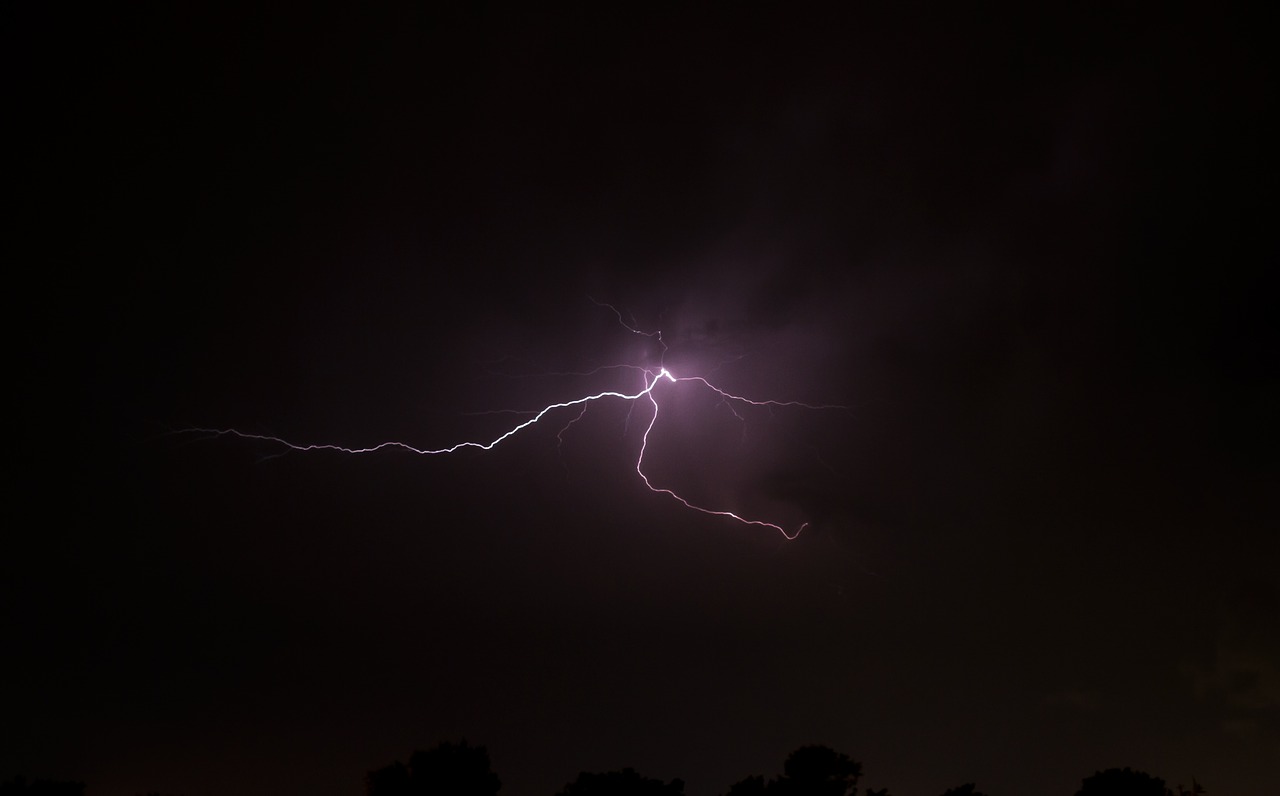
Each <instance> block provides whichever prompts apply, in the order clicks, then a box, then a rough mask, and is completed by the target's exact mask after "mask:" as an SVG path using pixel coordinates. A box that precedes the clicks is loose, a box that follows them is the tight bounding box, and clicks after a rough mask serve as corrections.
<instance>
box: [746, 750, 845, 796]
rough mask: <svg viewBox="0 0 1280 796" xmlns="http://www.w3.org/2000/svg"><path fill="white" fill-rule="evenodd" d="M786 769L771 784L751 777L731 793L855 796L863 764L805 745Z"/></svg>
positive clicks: (771, 795) (795, 753)
mask: <svg viewBox="0 0 1280 796" xmlns="http://www.w3.org/2000/svg"><path fill="white" fill-rule="evenodd" d="M782 771H783V774H782V776H781V777H778V778H777V779H774V780H771V781H770V782H769V783H768V784H765V782H764V778H763V777H760V776H754V777H747V778H746V779H744V780H742V781H740V782H737V783H735V784H734V785H733V787H731V788H730V789H729V796H756V795H757V794H768V795H769V796H854V794H856V793H857V792H858V778H859V777H861V776H862V764H861V763H859V762H858V761H856V760H853V759H851V758H850V757H849V756H848V755H845V754H841V753H839V752H837V751H835V750H834V749H831V748H829V747H826V746H802V747H800V748H799V749H797V750H795V751H794V752H792V753H791V754H790V755H788V756H787V760H786V762H785V763H784V764H783V766H782Z"/></svg>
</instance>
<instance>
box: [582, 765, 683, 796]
mask: <svg viewBox="0 0 1280 796" xmlns="http://www.w3.org/2000/svg"><path fill="white" fill-rule="evenodd" d="M683 794H684V781H683V780H679V779H673V780H671V781H670V782H667V783H664V782H663V781H662V780H660V779H650V778H649V777H645V776H642V775H641V774H639V773H637V772H636V770H635V769H633V768H624V769H622V770H621V771H609V772H607V773H604V774H594V773H591V772H589V771H583V772H582V773H580V774H578V778H577V779H575V780H574V781H573V782H570V783H569V784H568V785H565V786H564V790H562V791H560V793H559V794H558V796H683Z"/></svg>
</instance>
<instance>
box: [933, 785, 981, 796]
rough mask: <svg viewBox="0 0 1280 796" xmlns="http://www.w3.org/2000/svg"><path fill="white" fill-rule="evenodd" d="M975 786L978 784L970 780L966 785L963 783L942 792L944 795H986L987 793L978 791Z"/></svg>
mask: <svg viewBox="0 0 1280 796" xmlns="http://www.w3.org/2000/svg"><path fill="white" fill-rule="evenodd" d="M975 788H976V786H975V785H974V784H973V783H972V782H969V783H966V784H964V785H961V786H960V787H958V788H952V789H951V790H949V791H947V792H946V793H944V794H942V796H986V794H985V793H982V792H981V791H978V790H976V789H975Z"/></svg>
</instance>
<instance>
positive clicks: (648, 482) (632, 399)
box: [183, 300, 844, 539]
mask: <svg viewBox="0 0 1280 796" xmlns="http://www.w3.org/2000/svg"><path fill="white" fill-rule="evenodd" d="M593 301H594V300H593ZM595 303H596V304H597V305H599V306H602V307H607V308H608V309H610V310H612V311H613V312H614V314H615V315H617V316H618V322H619V323H620V324H621V325H622V326H623V327H624V328H625V329H627V331H630V332H632V333H634V334H639V335H644V336H646V337H651V338H653V339H654V340H655V341H657V343H658V344H659V345H660V346H661V349H662V353H663V354H664V355H665V353H666V351H667V346H666V344H665V343H663V341H662V333H661V332H660V331H654V332H644V331H640V330H638V329H636V328H634V326H632V325H629V324H627V322H626V321H625V320H623V318H622V315H621V313H619V312H618V310H617V309H615V308H614V307H613V306H611V305H609V304H603V303H601V302H595ZM607 369H609V370H612V369H625V370H631V371H635V372H637V373H639V374H640V375H641V377H642V384H643V386H642V387H641V388H640V389H638V390H636V391H635V392H624V391H616V390H604V391H601V392H595V393H590V394H588V395H582V396H579V397H577V398H572V399H570V400H567V401H562V402H559V403H552V404H548V405H546V406H543V407H542V408H540V409H537V410H533V411H530V412H523V413H522V414H525V415H527V416H528V417H527V419H525V420H523V421H521V422H519V423H516V424H514V425H512V426H510V427H508V428H507V429H506V430H505V431H503V432H502V433H501V434H499V435H497V436H496V437H494V438H492V439H488V440H468V441H463V442H457V443H454V444H453V445H450V446H448V447H444V448H418V447H415V446H413V445H410V444H408V443H406V442H398V441H394V440H392V441H387V442H381V443H379V444H377V445H372V446H369V447H364V448H349V447H345V446H342V445H337V444H332V443H318V444H317V443H311V444H299V443H295V442H290V441H288V440H285V439H282V438H280V437H275V436H269V435H264V434H249V433H246V432H243V431H238V430H236V429H233V428H227V429H216V428H188V429H183V431H184V432H187V433H200V434H208V435H212V436H232V437H238V438H240V439H245V440H254V441H258V442H266V443H270V444H272V445H276V446H280V447H283V448H285V449H287V450H293V451H299V452H318V451H330V452H335V453H346V454H362V453H377V452H379V451H383V450H388V449H400V450H405V451H408V452H410V453H416V454H418V455H422V456H428V455H430V456H435V455H443V454H449V453H456V452H457V451H460V450H462V449H464V448H479V449H481V450H485V451H488V450H492V449H493V448H494V447H496V446H498V445H499V444H501V443H503V442H505V441H506V440H508V439H510V438H511V437H513V436H515V435H516V434H519V433H520V432H521V431H523V430H524V429H526V428H528V427H530V426H533V425H535V424H538V423H540V422H542V421H543V420H545V419H547V418H548V417H550V416H552V415H553V414H556V412H557V410H560V409H567V408H570V407H577V408H578V411H577V412H575V413H573V415H572V416H571V417H570V418H569V420H568V421H567V422H565V423H564V425H563V426H562V427H561V429H560V431H559V433H558V434H557V436H558V438H559V439H561V441H563V434H564V432H565V430H567V429H568V428H569V426H571V425H573V424H574V423H576V422H577V421H578V420H579V419H581V417H582V415H583V414H584V413H585V412H586V411H587V409H588V408H589V407H590V405H591V404H593V403H596V402H599V401H610V400H617V401H624V402H629V403H631V404H632V407H631V408H632V410H634V409H635V406H636V405H637V404H639V405H647V406H648V408H649V410H650V411H649V418H648V423H647V424H646V425H645V428H644V434H643V435H642V436H641V440H640V449H639V451H638V453H637V454H636V460H635V471H636V474H637V475H639V477H640V480H641V481H642V482H643V483H644V485H645V486H646V487H647V488H648V489H649V491H651V492H653V493H655V494H662V495H667V496H668V497H670V498H672V499H674V500H676V501H678V502H679V503H681V504H682V505H684V506H685V507H686V508H688V509H690V510H692V511H696V512H700V513H702V514H708V515H711V516H715V517H723V518H726V519H730V520H734V521H736V522H739V523H742V524H744V525H755V526H760V527H763V528H771V529H773V530H775V531H777V532H778V533H781V534H782V535H783V536H785V537H786V538H787V539H794V538H796V537H797V536H798V535H799V534H800V532H801V531H803V530H804V529H805V527H807V526H808V523H807V522H806V523H803V524H801V525H800V526H799V527H796V528H794V529H793V530H788V529H787V528H784V527H783V526H781V525H778V524H776V523H773V522H769V521H767V520H763V519H756V518H749V517H745V516H743V515H741V514H738V513H736V512H734V511H732V510H729V509H727V508H712V507H707V506H703V505H699V504H697V503H694V502H692V501H690V500H688V499H686V498H685V497H683V496H682V495H681V494H680V493H678V492H676V491H675V490H674V489H673V488H670V487H667V486H662V485H657V484H655V483H654V482H653V480H652V479H651V477H650V475H649V474H648V473H646V471H645V456H646V454H647V453H648V451H649V444H650V436H651V434H652V432H653V430H654V427H655V426H656V425H657V424H658V422H659V418H660V417H661V416H662V403H661V401H660V400H659V395H660V391H659V390H658V389H657V388H658V385H659V383H660V382H669V383H670V384H683V383H688V384H692V385H694V386H696V387H699V388H701V389H706V390H710V391H711V392H713V393H714V394H716V395H718V396H719V397H720V400H721V401H722V402H723V403H726V404H728V405H729V407H730V409H733V405H734V404H749V405H751V406H757V407H799V408H804V409H840V408H844V407H840V406H834V405H811V404H805V403H800V402H799V401H777V400H757V399H752V398H747V397H744V396H741V395H734V394H732V393H729V392H726V391H725V390H722V389H720V388H719V387H717V386H715V385H714V384H712V383H711V382H710V381H708V380H707V379H706V378H704V377H702V376H676V375H675V374H673V373H672V372H671V371H669V370H668V369H667V368H666V366H665V365H659V366H658V367H656V368H650V367H641V366H639V365H629V364H622V365H609V366H605V367H603V368H598V369H596V371H592V373H595V372H599V371H602V370H607ZM560 375H586V374H560ZM642 399H643V404H641V403H640V402H641V401H642ZM734 413H735V415H736V414H737V412H736V410H734ZM739 417H741V416H740V415H739Z"/></svg>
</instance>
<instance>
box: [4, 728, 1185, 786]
mask: <svg viewBox="0 0 1280 796" xmlns="http://www.w3.org/2000/svg"><path fill="white" fill-rule="evenodd" d="M861 777H862V764H861V763H859V762H858V761H856V760H854V759H853V758H851V757H849V756H848V755H846V754H842V753H840V752H837V751H835V750H834V749H831V748H830V747H826V746H819V745H810V746H802V747H800V748H799V749H796V750H795V751H794V752H792V753H791V754H789V755H787V758H786V760H785V761H784V762H783V764H782V773H781V774H779V775H778V776H776V777H772V778H770V779H765V777H764V775H761V774H753V775H751V776H748V777H746V778H745V779H742V780H739V781H738V782H735V783H733V784H732V785H730V786H729V789H728V791H726V792H725V794H724V795H723V796H864V795H865V796H893V794H892V793H891V792H890V790H889V789H888V788H881V789H880V790H872V789H871V788H867V789H865V790H864V791H861V792H860V791H859V790H858V780H859V779H860V778H861ZM501 789H502V781H501V779H499V778H498V775H497V774H495V773H494V772H493V768H492V767H491V765H490V763H489V751H488V750H487V749H486V748H485V747H483V746H471V745H470V744H468V743H467V741H466V740H465V739H464V740H462V741H460V742H458V743H452V742H449V741H445V742H443V743H441V744H440V745H439V746H437V747H436V748H435V749H431V750H428V751H422V750H419V751H416V752H414V753H413V754H412V755H410V756H409V762H408V764H405V763H401V762H399V761H396V762H394V763H391V764H390V765H387V766H384V767H382V768H379V769H376V770H374V771H370V772H369V773H368V774H367V775H366V776H365V796H498V795H499V793H500V791H501ZM1064 790H1065V789H1064ZM0 796H5V795H4V794H2V793H0ZM556 796H684V781H683V780H680V779H673V780H671V781H670V782H663V781H662V780H659V779H652V778H650V777H646V776H644V775H642V774H640V773H639V772H637V771H636V770H635V769H633V768H624V769H621V770H619V771H607V772H591V771H583V772H581V773H580V774H578V776H577V778H575V779H574V780H573V781H572V782H569V783H567V784H566V785H565V786H564V787H563V788H561V789H560V791H559V792H558V793H557V794H556ZM942 796H987V794H985V793H983V792H981V791H979V790H978V789H977V786H976V785H975V784H974V783H972V782H970V783H965V784H963V785H958V786H957V787H954V788H951V789H949V790H947V791H945V792H944V793H943V794H942ZM1075 796H1206V791H1205V790H1204V788H1203V787H1201V786H1200V783H1198V782H1196V781H1195V780H1194V779H1192V780H1191V787H1190V788H1184V787H1183V786H1181V785H1178V786H1177V790H1171V789H1170V788H1168V787H1166V785H1165V781H1164V780H1163V779H1160V778H1159V777H1153V776H1151V775H1150V774H1147V773H1144V772H1142V771H1134V770H1132V769H1129V768H1111V769H1107V770H1106V771H1098V772H1096V773H1095V774H1093V775H1092V776H1089V777H1086V778H1085V779H1083V780H1082V781H1081V783H1080V787H1079V789H1078V790H1076V792H1075Z"/></svg>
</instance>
